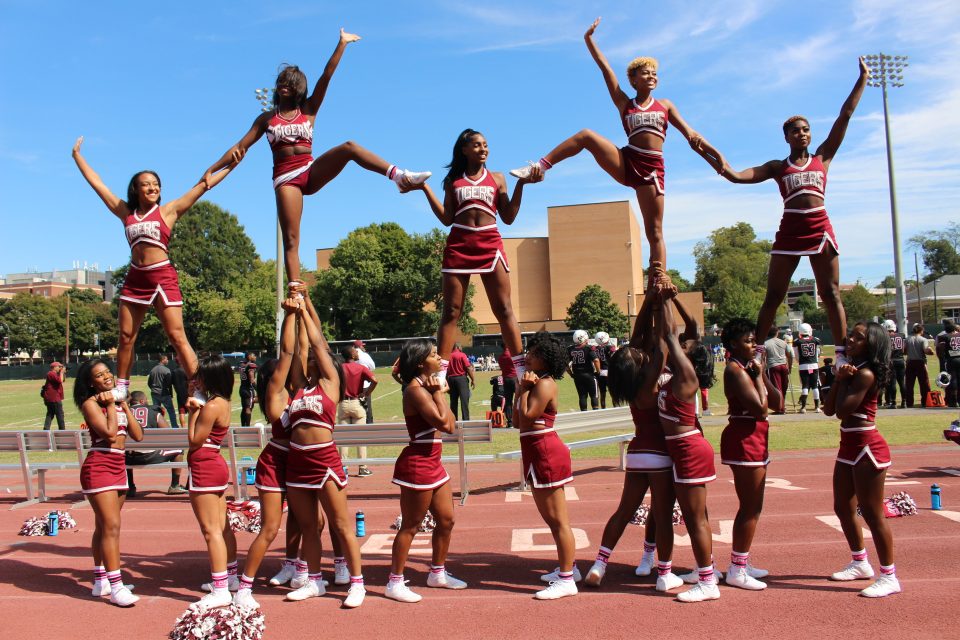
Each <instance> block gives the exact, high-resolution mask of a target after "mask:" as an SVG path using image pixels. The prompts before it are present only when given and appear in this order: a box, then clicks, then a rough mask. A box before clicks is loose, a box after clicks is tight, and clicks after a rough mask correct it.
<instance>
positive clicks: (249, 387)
mask: <svg viewBox="0 0 960 640" xmlns="http://www.w3.org/2000/svg"><path fill="white" fill-rule="evenodd" d="M256 403H257V354H255V353H248V354H247V358H246V360H244V361H243V364H241V365H240V426H241V427H249V426H250V417H251V416H252V415H253V407H254V405H255V404H256Z"/></svg>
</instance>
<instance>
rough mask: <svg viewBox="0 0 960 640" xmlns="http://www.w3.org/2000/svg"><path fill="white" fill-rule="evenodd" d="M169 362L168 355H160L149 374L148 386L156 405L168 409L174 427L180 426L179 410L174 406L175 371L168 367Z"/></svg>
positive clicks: (168, 415)
mask: <svg viewBox="0 0 960 640" xmlns="http://www.w3.org/2000/svg"><path fill="white" fill-rule="evenodd" d="M168 362H169V359H168V358H167V356H165V355H163V356H160V362H158V363H157V366H155V367H154V368H153V369H151V370H150V374H149V375H148V376H147V387H148V388H149V389H150V398H151V400H153V404H154V406H162V407H163V408H164V409H165V410H166V411H167V417H168V419H169V420H170V424H172V425H173V427H174V428H179V427H180V425H179V424H177V410H176V409H175V408H174V406H173V373H171V372H170V369H169V368H168V367H167V363H168Z"/></svg>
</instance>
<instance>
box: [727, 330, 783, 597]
mask: <svg viewBox="0 0 960 640" xmlns="http://www.w3.org/2000/svg"><path fill="white" fill-rule="evenodd" d="M723 346H724V347H725V348H726V350H727V353H728V354H729V355H730V357H729V360H728V361H727V366H726V368H725V369H724V371H723V392H724V394H725V395H726V396H727V405H728V407H729V416H730V417H729V418H728V420H727V426H726V427H725V428H724V430H723V434H722V435H721V437H720V460H721V462H723V464H726V465H730V470H731V471H732V472H733V485H734V488H735V489H736V492H737V499H738V500H739V501H740V508H739V509H738V510H737V516H736V518H735V519H734V521H733V550H732V551H731V553H730V568H729V569H728V570H727V576H726V581H727V584H728V585H730V586H732V587H740V588H741V589H749V590H751V591H760V590H762V589H766V588H767V585H766V584H765V583H763V582H760V581H759V580H758V579H757V578H764V577H766V576H767V571H765V570H764V569H757V568H755V567H753V566H751V564H750V546H751V545H752V544H753V536H754V533H755V532H756V530H757V523H758V521H759V520H760V512H761V511H762V510H763V489H764V487H765V486H766V481H767V465H768V464H769V463H770V455H769V452H768V447H767V437H768V431H769V429H770V425H769V424H768V423H767V413H768V412H769V405H770V404H773V405H774V406H777V407H779V406H780V399H781V396H780V392H779V391H778V390H777V388H776V387H774V386H773V384H772V383H771V382H770V378H769V377H768V376H767V375H766V367H765V363H764V362H757V361H756V360H755V359H754V356H755V354H756V334H755V333H754V325H753V323H752V322H750V321H749V320H746V319H744V318H734V319H732V320H730V321H729V322H727V324H726V325H725V326H724V327H723ZM770 401H772V402H770Z"/></svg>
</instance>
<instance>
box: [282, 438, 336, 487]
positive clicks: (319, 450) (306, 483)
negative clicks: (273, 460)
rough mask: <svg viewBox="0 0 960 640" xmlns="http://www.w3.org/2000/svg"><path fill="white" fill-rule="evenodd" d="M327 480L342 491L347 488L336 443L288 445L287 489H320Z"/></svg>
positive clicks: (292, 443)
mask: <svg viewBox="0 0 960 640" xmlns="http://www.w3.org/2000/svg"><path fill="white" fill-rule="evenodd" d="M327 480H333V481H334V482H335V483H337V485H339V486H340V488H341V489H342V488H343V487H345V486H347V474H346V473H344V471H343V461H342V460H341V459H340V452H338V451H337V445H336V443H335V442H334V441H333V440H331V441H330V442H321V443H320V444H297V443H295V442H291V443H290V454H289V456H288V457H287V487H288V488H289V487H297V488H298V489H322V488H323V485H325V484H326V483H327Z"/></svg>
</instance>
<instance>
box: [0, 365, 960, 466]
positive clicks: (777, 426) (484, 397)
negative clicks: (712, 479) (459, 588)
mask: <svg viewBox="0 0 960 640" xmlns="http://www.w3.org/2000/svg"><path fill="white" fill-rule="evenodd" d="M931 364H932V366H931V379H932V378H933V374H934V373H935V372H934V371H933V369H934V368H935V367H936V362H935V361H934V362H933V363H931ZM376 374H377V379H378V380H379V385H378V386H377V389H376V391H375V392H374V396H373V407H374V417H375V418H376V420H377V421H378V422H395V421H399V420H401V419H402V410H401V395H400V386H399V385H398V384H397V383H396V382H394V381H393V379H392V378H391V377H390V370H389V369H387V368H381V369H378V370H377V372H376ZM492 375H494V374H493V373H492V372H477V373H476V389H475V390H474V392H473V396H472V397H471V399H470V414H471V417H472V418H478V417H480V418H482V417H484V414H485V412H486V411H487V408H488V405H489V399H490V383H489V380H490V377H491V376H492ZM798 383H799V382H798V378H797V374H796V371H794V374H793V377H792V379H791V384H792V385H794V387H796V386H797V385H798ZM41 385H42V381H39V380H29V381H24V380H8V381H0V429H3V430H23V429H40V428H42V426H43V417H44V415H45V409H44V405H43V401H42V400H41V399H40V386H41ZM65 386H66V392H67V396H68V397H67V399H66V400H65V402H64V413H65V414H66V421H67V427H68V428H70V429H76V428H78V427H79V424H80V413H79V411H78V410H77V409H76V407H74V406H73V404H72V403H71V402H70V400H69V395H70V394H71V393H72V390H73V380H72V379H68V380H67V383H66V385H65ZM130 388H131V390H137V389H140V390H146V377H144V376H139V377H134V378H133V380H132V381H131V387H130ZM796 393H798V391H796V390H795V394H796ZM917 393H919V390H918V391H917ZM234 405H235V406H234V408H233V412H234V417H235V424H239V422H240V408H239V405H238V404H237V403H234ZM577 409H578V402H577V393H576V389H575V388H574V385H573V381H572V380H571V379H569V378H568V377H565V378H563V379H562V380H561V381H560V411H561V412H567V411H576V410H577ZM710 409H711V411H712V412H713V414H714V415H713V417H707V418H704V419H703V424H704V432H705V433H706V436H707V439H708V440H710V442H711V443H712V444H713V445H714V447H719V442H720V432H721V431H722V430H723V426H724V425H725V424H726V418H725V417H724V415H725V414H726V411H727V404H726V399H725V398H724V395H723V376H722V368H721V366H720V365H718V366H717V383H716V385H715V386H714V387H713V388H712V389H711V390H710ZM787 411H788V415H787V416H783V417H779V416H774V417H773V419H772V420H771V428H770V448H771V450H772V451H784V450H790V449H817V448H832V447H835V446H836V445H837V441H838V431H837V429H838V426H837V421H836V420H835V419H833V418H827V417H825V416H822V415H820V414H813V413H810V414H807V415H804V416H799V415H790V414H791V413H792V411H793V409H792V406H791V403H790V397H789V395H788V398H787ZM956 415H957V414H956V410H928V411H924V412H917V411H914V412H911V413H907V412H900V411H897V410H892V411H881V412H880V415H879V416H878V422H879V425H880V429H881V431H882V432H883V434H884V437H886V439H887V441H888V442H889V443H890V444H891V445H909V444H923V443H934V442H938V441H942V430H943V429H944V428H946V427H947V426H948V425H949V423H950V421H951V420H952V419H954V418H955V417H956ZM253 420H254V422H256V421H258V420H260V421H262V420H263V416H262V415H261V414H260V410H259V409H255V410H254V416H253ZM55 424H56V423H54V427H55ZM615 433H622V431H618V430H612V431H606V432H597V433H595V434H590V436H589V437H600V436H604V435H612V434H615ZM585 437H587V436H585ZM516 449H519V443H518V439H517V432H516V431H515V430H508V429H504V430H497V431H496V432H495V433H494V441H493V442H492V443H489V444H476V445H470V447H469V453H472V454H489V453H499V452H502V451H512V450H516ZM399 452H400V448H399V447H371V449H370V456H372V457H391V456H396V455H397V454H399ZM618 452H619V448H618V447H617V446H616V445H606V446H598V447H593V448H589V449H578V450H575V451H573V452H572V453H573V456H574V457H575V458H611V457H616V456H617V454H618ZM242 453H243V454H244V455H254V456H255V455H256V454H257V452H255V451H244V452H242ZM447 453H451V454H453V453H455V451H454V450H453V449H452V448H451V450H450V451H449V452H447ZM37 456H38V457H37V459H38V460H43V459H51V460H54V459H59V458H60V457H62V458H63V459H65V460H66V459H68V458H70V457H72V454H37ZM16 460H17V456H16V454H0V462H16Z"/></svg>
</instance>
